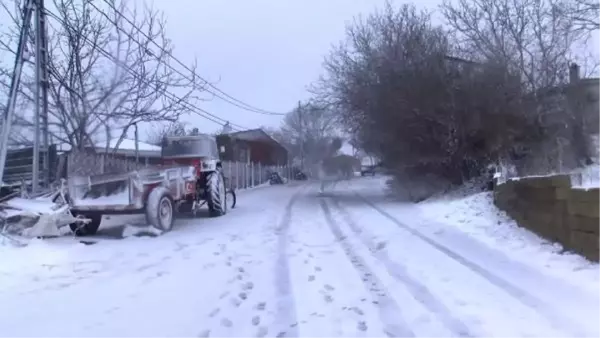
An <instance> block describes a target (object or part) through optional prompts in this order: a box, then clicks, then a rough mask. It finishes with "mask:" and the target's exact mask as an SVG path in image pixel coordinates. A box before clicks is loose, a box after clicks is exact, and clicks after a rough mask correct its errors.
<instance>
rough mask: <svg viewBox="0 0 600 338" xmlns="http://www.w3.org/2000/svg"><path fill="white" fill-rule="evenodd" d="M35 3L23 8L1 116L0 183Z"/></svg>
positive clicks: (29, 0)
mask: <svg viewBox="0 0 600 338" xmlns="http://www.w3.org/2000/svg"><path fill="white" fill-rule="evenodd" d="M34 5H35V2H34V0H26V1H25V4H24V6H23V26H22V27H21V34H20V35H19V44H18V45H17V55H16V56H15V65H14V68H13V74H12V79H11V82H10V92H9V95H8V103H7V104H6V110H5V111H4V112H3V114H2V117H3V119H2V121H1V122H2V124H1V126H0V182H2V178H3V176H4V168H5V165H6V154H7V152H8V140H9V135H10V128H11V124H12V120H13V114H14V112H15V106H16V103H17V93H18V92H19V84H20V82H21V73H22V72H23V64H24V63H25V59H24V54H25V46H26V44H27V37H28V36H29V29H30V25H31V18H32V16H33V9H34Z"/></svg>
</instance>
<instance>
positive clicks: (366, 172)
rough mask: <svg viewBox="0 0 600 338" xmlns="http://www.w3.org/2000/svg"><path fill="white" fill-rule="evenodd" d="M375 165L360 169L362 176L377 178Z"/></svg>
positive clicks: (364, 166)
mask: <svg viewBox="0 0 600 338" xmlns="http://www.w3.org/2000/svg"><path fill="white" fill-rule="evenodd" d="M376 167H377V166H375V165H363V166H362V167H361V169H360V176H375V169H376Z"/></svg>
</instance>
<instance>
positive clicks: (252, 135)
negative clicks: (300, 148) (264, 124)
mask: <svg viewBox="0 0 600 338" xmlns="http://www.w3.org/2000/svg"><path fill="white" fill-rule="evenodd" d="M226 135H227V136H229V137H231V138H234V139H238V140H244V141H265V142H269V143H274V144H276V145H278V146H280V147H281V148H283V149H285V147H284V146H283V145H282V144H281V143H279V142H277V140H275V139H274V138H273V137H271V135H269V134H267V132H265V131H264V130H262V129H261V128H256V129H249V130H242V131H238V132H234V133H228V134H226Z"/></svg>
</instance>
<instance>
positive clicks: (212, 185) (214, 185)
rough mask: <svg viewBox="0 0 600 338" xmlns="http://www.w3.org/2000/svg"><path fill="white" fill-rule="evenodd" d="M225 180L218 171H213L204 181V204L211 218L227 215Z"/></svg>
mask: <svg viewBox="0 0 600 338" xmlns="http://www.w3.org/2000/svg"><path fill="white" fill-rule="evenodd" d="M226 191H227V190H226V189H225V179H224V177H223V175H222V174H221V172H220V171H218V170H217V171H214V172H212V173H210V175H208V177H207V179H206V204H208V211H209V213H210V215H211V216H212V217H217V216H223V215H225V214H226V213H227V196H226V193H227V192H226Z"/></svg>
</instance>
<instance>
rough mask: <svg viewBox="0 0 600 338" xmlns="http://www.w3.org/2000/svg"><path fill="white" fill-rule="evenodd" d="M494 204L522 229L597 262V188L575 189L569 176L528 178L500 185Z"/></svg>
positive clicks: (599, 218)
mask: <svg viewBox="0 0 600 338" xmlns="http://www.w3.org/2000/svg"><path fill="white" fill-rule="evenodd" d="M494 203H495V204H496V206H497V207H498V208H499V209H501V210H504V211H505V212H506V213H508V215H509V216H511V217H512V218H513V219H514V220H515V221H516V222H517V223H518V224H519V225H520V226H522V227H524V228H527V229H529V230H531V231H533V232H535V233H537V234H538V235H540V236H542V237H544V238H546V239H548V240H551V241H554V242H558V243H560V244H562V245H563V247H564V248H565V249H567V250H570V251H573V252H576V253H579V254H581V255H583V256H585V257H586V258H588V259H590V260H593V261H598V258H599V239H598V238H599V237H598V236H599V234H600V232H599V224H600V210H599V208H600V190H599V189H598V188H594V189H587V190H584V189H578V188H573V187H572V186H571V178H570V176H569V175H555V176H546V177H527V178H521V179H519V180H511V181H507V182H506V183H503V184H500V185H498V186H497V187H496V189H495V191H494Z"/></svg>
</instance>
